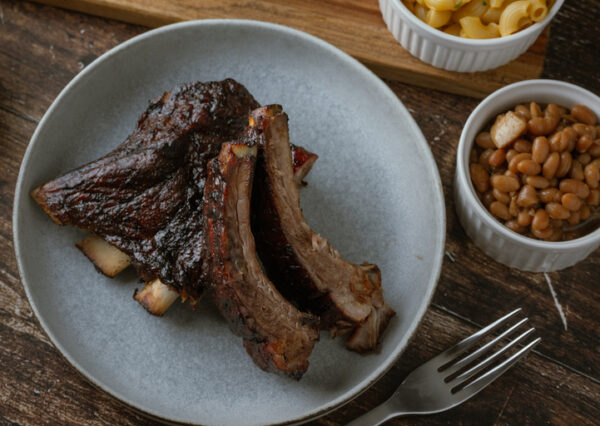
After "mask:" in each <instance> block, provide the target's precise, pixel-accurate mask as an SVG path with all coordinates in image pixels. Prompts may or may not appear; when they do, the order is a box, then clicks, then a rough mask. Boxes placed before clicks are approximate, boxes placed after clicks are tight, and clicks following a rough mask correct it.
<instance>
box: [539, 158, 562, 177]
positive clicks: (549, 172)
mask: <svg viewBox="0 0 600 426" xmlns="http://www.w3.org/2000/svg"><path fill="white" fill-rule="evenodd" d="M559 165H560V154H559V153H558V152H553V153H552V154H550V155H549V156H548V158H547V159H546V161H544V166H543V167H542V174H543V175H544V177H545V178H546V179H552V178H553V177H554V175H555V174H556V171H557V170H558V166H559Z"/></svg>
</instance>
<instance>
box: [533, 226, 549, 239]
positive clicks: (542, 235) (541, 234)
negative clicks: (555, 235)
mask: <svg viewBox="0 0 600 426" xmlns="http://www.w3.org/2000/svg"><path fill="white" fill-rule="evenodd" d="M552 232H554V228H552V227H551V226H549V227H547V228H546V229H540V230H538V229H533V228H531V233H532V234H533V235H535V236H536V237H537V238H539V239H540V240H545V239H546V238H549V237H550V235H552Z"/></svg>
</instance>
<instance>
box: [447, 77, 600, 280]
mask: <svg viewBox="0 0 600 426" xmlns="http://www.w3.org/2000/svg"><path fill="white" fill-rule="evenodd" d="M532 101H533V102H538V103H542V104H544V103H555V104H558V105H562V106H564V107H567V108H571V107H572V106H573V105H576V104H583V105H586V106H587V107H589V108H590V109H591V110H592V111H594V113H595V114H596V116H597V117H599V118H600V97H598V96H596V95H594V94H593V93H592V92H590V91H588V90H585V89H582V88H581V87H578V86H575V85H573V84H569V83H565V82H562V81H556V80H527V81H521V82H519V83H515V84H511V85H509V86H506V87H504V88H502V89H500V90H497V91H496V92H494V93H492V94H491V95H489V96H488V97H487V98H485V99H484V100H483V101H482V102H481V103H480V104H479V105H478V106H477V108H475V110H474V111H473V112H472V113H471V115H470V116H469V118H468V120H467V122H466V123H465V126H464V128H463V131H462V134H461V136H460V141H459V143H458V152H457V155H456V174H455V180H454V200H455V205H456V212H457V213H458V218H459V220H460V223H461V224H462V226H463V228H464V229H465V231H466V232H467V235H469V237H471V239H472V240H473V241H474V242H475V244H476V245H477V246H478V247H479V248H480V249H481V250H483V251H484V252H485V253H486V254H487V255H488V256H490V257H492V258H494V259H495V260H497V261H498V262H500V263H503V264H505V265H507V266H510V267H512V268H517V269H521V270H524V271H532V272H550V271H557V270H559V269H564V268H567V267H569V266H572V265H574V264H575V263H577V262H579V261H580V260H583V259H585V258H586V257H587V256H588V255H589V254H590V253H591V252H593V251H594V250H595V249H597V248H598V247H599V246H600V229H596V230H595V231H594V232H592V233H590V234H587V235H585V236H583V237H580V238H577V239H574V240H570V241H560V242H547V241H541V240H536V239H533V238H529V237H525V236H523V235H520V234H517V233H516V232H513V231H511V230H509V229H508V228H507V227H506V226H504V225H503V224H501V223H500V222H498V221H497V220H496V219H495V218H494V217H493V216H492V215H491V214H490V213H489V212H488V211H487V209H486V208H485V206H484V205H483V204H482V203H481V201H480V200H479V198H478V197H477V195H476V193H475V188H474V186H473V183H472V182H471V176H470V174H469V153H470V152H471V149H472V147H473V143H474V140H475V136H476V135H477V133H479V132H480V131H482V130H483V129H484V128H485V126H486V125H487V124H489V123H490V121H492V120H493V119H494V117H496V116H497V115H498V114H500V113H503V112H505V111H507V110H509V109H512V108H513V107H515V106H516V105H518V104H520V103H524V102H532Z"/></svg>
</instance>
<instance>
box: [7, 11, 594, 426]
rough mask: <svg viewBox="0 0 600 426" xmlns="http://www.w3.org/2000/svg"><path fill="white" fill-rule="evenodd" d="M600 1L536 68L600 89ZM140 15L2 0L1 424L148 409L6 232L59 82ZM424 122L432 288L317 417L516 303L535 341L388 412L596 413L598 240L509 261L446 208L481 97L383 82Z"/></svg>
mask: <svg viewBox="0 0 600 426" xmlns="http://www.w3.org/2000/svg"><path fill="white" fill-rule="evenodd" d="M598 22H600V1H599V0H587V1H584V2H566V4H565V5H564V6H563V8H562V10H561V11H560V12H559V14H558V16H557V17H556V18H555V20H554V22H553V25H552V30H551V37H550V43H549V50H548V55H547V60H546V64H545V71H544V74H543V76H544V77H546V78H554V79H559V80H565V81H569V82H572V83H575V84H578V85H580V86H582V87H585V88H587V89H589V90H591V91H593V92H594V93H596V94H600V74H599V69H600V47H599V45H600V27H599V26H598ZM146 30H147V28H144V27H139V26H134V25H127V24H123V23H120V22H116V21H111V20H106V19H102V18H97V17H92V16H88V15H84V14H79V13H73V12H68V11H65V10H61V9H56V8H52V7H46V6H39V5H36V4H32V3H27V2H18V1H14V0H0V247H1V249H0V424H12V423H14V424H40V423H47V424H100V423H114V424H139V423H153V422H152V421H149V420H148V419H147V418H145V417H143V416H141V415H139V414H137V413H136V412H134V411H132V410H131V409H129V408H127V407H125V406H124V405H122V404H121V403H120V402H118V401H117V400H115V399H113V398H112V397H111V396H109V395H107V394H105V393H103V392H101V391H99V390H97V389H95V388H94V387H93V386H91V385H90V384H89V383H88V382H87V381H86V380H85V379H84V378H83V377H82V376H81V375H79V373H78V372H77V371H76V370H75V369H74V368H73V367H71V366H70V365H69V363H68V362H67V361H66V360H65V359H64V358H63V357H62V355H61V354H60V353H59V352H58V351H57V350H56V349H55V348H54V346H53V345H52V344H51V342H50V341H49V339H48V337H47V336H46V335H45V333H44V331H43V330H42V328H41V327H40V325H39V323H38V321H37V319H36V317H35V316H34V314H33V312H32V309H31V307H30V306H29V303H28V301H27V298H26V296H25V292H24V290H23V286H22V285H21V282H20V280H19V273H18V270H17V264H16V260H15V256H14V252H13V242H12V203H13V196H14V190H15V183H16V180H17V175H18V172H19V166H20V163H21V159H22V158H23V155H24V153H25V149H26V148H27V144H28V142H29V139H30V137H31V135H32V134H33V131H34V129H35V127H36V125H37V123H38V122H39V120H40V119H41V117H42V115H43V114H44V112H45V110H46V109H47V108H48V106H49V105H50V103H51V102H52V100H53V99H54V98H55V96H56V95H57V94H58V93H59V91H60V90H61V89H62V88H63V87H64V86H65V85H66V84H67V83H68V82H69V80H71V78H73V76H75V75H76V74H77V73H78V72H79V71H81V69H82V68H83V67H85V66H86V65H87V64H89V63H90V62H91V61H93V60H94V59H95V58H96V57H98V56H99V55H101V54H102V53H104V52H105V51H107V50H108V49H110V48H111V47H113V46H115V45H117V44H118V43H121V42H123V41H125V40H127V39H129V38H131V37H133V36H135V35H137V34H139V33H142V32H144V31H146ZM388 83H389V85H390V87H391V88H392V89H393V90H394V92H395V93H396V94H397V95H398V97H399V98H400V99H401V100H402V102H404V104H405V105H406V106H407V107H408V109H409V110H410V112H411V113H412V115H413V117H414V118H415V120H416V121H417V123H418V124H419V125H420V127H421V129H422V130H423V133H424V134H425V137H426V138H427V140H428V141H429V144H430V146H431V149H432V151H433V153H434V156H435V158H436V161H437V165H438V167H439V169H440V173H441V177H442V181H443V183H444V194H445V198H446V207H447V220H448V225H447V242H446V253H447V255H446V258H445V259H444V265H443V270H442V276H441V279H440V281H439V285H438V289H437V292H436V295H435V297H434V299H433V302H432V304H431V307H430V308H429V310H428V311H427V313H426V315H425V317H424V319H423V322H422V324H421V326H420V328H419V329H418V332H417V333H416V336H415V338H414V339H413V341H412V342H411V343H410V345H409V346H408V349H407V350H406V352H405V353H404V354H403V356H402V357H401V359H400V360H399V361H398V362H397V363H396V365H395V366H394V367H393V368H392V369H391V370H390V371H389V372H388V373H387V374H386V375H385V376H384V377H383V378H382V379H381V380H380V381H379V382H378V383H377V384H375V385H374V386H373V387H372V388H370V389H369V390H368V391H366V392H365V393H364V394H362V395H361V396H360V397H358V398H357V399H356V400H355V401H353V402H352V403H349V404H347V405H346V406H344V407H342V408H340V409H339V410H337V411H335V412H334V413H331V414H329V415H328V416H325V417H323V418H321V419H319V420H316V421H315V422H314V424H321V425H325V424H343V423H345V422H347V421H349V420H351V419H353V418H354V417H356V416H358V415H359V414H362V413H364V412H365V411H367V410H369V409H371V408H373V407H375V406H376V405H377V404H379V403H380V402H383V401H384V400H385V399H386V398H387V397H389V396H390V395H391V394H392V392H393V390H394V389H395V387H396V386H397V385H398V384H399V383H400V382H401V380H402V378H403V377H404V376H405V375H406V374H407V373H408V372H410V371H411V370H412V369H413V368H415V367H416V366H418V365H419V364H421V363H422V362H424V361H426V360H427V359H429V358H430V357H432V356H433V355H435V354H437V353H438V352H439V351H441V350H442V349H443V348H446V347H448V346H450V345H452V344H453V343H455V342H456V341H457V340H459V339H460V338H463V337H465V336H467V335H469V334H471V333H472V332H473V331H474V330H476V329H477V328H478V327H480V326H482V325H484V324H486V323H488V322H489V321H491V320H492V319H494V318H497V317H499V316H500V315H502V314H503V313H505V312H507V311H509V310H511V309H513V308H514V307H517V306H521V307H523V308H524V310H525V312H526V313H527V314H528V315H529V317H530V318H531V322H532V325H533V326H535V327H536V328H537V329H538V332H539V335H540V336H542V338H543V341H542V343H541V344H540V345H539V346H538V347H537V349H536V351H535V353H533V354H531V355H530V356H529V357H528V358H527V359H526V361H524V362H522V363H520V364H518V365H517V366H516V367H515V368H514V369H512V370H511V371H510V372H509V373H508V374H506V375H505V376H504V377H502V378H500V379H499V380H498V381H497V382H495V383H494V384H493V385H492V386H490V387H488V388H487V389H485V390H484V391H483V392H482V393H481V394H479V395H478V396H477V397H476V398H473V399H472V400H471V401H469V402H467V403H465V404H463V405H462V406H460V407H458V408H455V409H453V410H451V411H448V412H446V413H443V414H438V415H435V416H428V417H420V418H408V419H396V420H393V421H391V422H390V424H405V423H406V424H409V423H416V422H420V423H427V424H445V423H459V422H460V423H467V424H478V425H479V424H496V423H502V424H525V423H526V424H541V423H552V424H568V425H574V424H597V422H598V421H599V420H598V419H600V251H599V250H597V251H596V252H594V253H593V254H592V255H591V256H590V257H589V258H588V259H587V260H585V261H583V262H581V263H579V264H578V265H576V266H574V267H572V268H569V269H566V270H564V271H561V272H555V273H551V274H548V278H549V279H550V280H551V283H552V286H553V288H554V290H555V292H556V298H557V299H558V301H559V302H560V304H561V305H562V309H563V310H564V313H565V316H566V322H565V323H563V321H562V320H561V317H560V316H559V312H558V310H557V305H556V304H555V301H554V299H553V296H552V294H551V290H550V288H549V284H548V283H547V281H546V278H545V277H544V275H543V274H534V273H525V272H519V271H516V270H512V269H509V268H507V267H505V266H503V265H500V264H499V263H497V262H495V261H493V260H492V259H490V258H489V257H487V256H486V255H484V254H483V253H482V252H481V251H480V250H479V249H478V248H477V247H475V246H474V245H473V243H471V241H470V240H469V238H468V237H467V236H466V235H465V233H464V231H463V230H462V228H461V226H460V224H459V223H458V221H457V218H456V215H455V213H454V203H453V199H452V178H453V174H454V161H455V153H456V147H457V144H458V138H459V135H460V131H461V127H462V125H463V123H464V122H465V120H466V118H467V117H468V115H469V113H470V112H471V111H472V110H473V108H474V107H475V106H476V105H477V103H478V101H477V100H476V99H472V98H466V97H460V96H455V95H449V94H446V93H441V92H435V91H432V90H427V89H423V88H418V87H413V86H410V85H405V84H399V83H395V82H388Z"/></svg>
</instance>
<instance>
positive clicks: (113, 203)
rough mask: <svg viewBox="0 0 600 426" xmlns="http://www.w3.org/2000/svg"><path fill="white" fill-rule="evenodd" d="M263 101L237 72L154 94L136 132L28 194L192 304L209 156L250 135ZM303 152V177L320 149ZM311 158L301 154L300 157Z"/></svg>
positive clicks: (197, 289)
mask: <svg viewBox="0 0 600 426" xmlns="http://www.w3.org/2000/svg"><path fill="white" fill-rule="evenodd" d="M258 106H259V105H258V103H257V102H256V101H255V100H254V98H253V97H252V95H250V93H249V92H248V91H247V90H246V88H245V87H244V86H242V85H241V84H239V83H237V82H236V81H235V80H232V79H227V80H223V81H219V82H209V83H193V84H187V85H182V86H179V87H177V88H175V89H174V90H173V91H171V92H166V93H164V94H163V95H162V96H160V97H158V98H156V99H154V100H153V101H151V103H150V105H149V107H148V108H147V110H146V111H145V112H144V113H143V114H142V116H141V117H140V119H139V120H138V124H137V127H136V129H135V131H134V132H133V133H132V134H131V135H130V136H129V137H128V138H127V139H126V140H125V142H123V143H122V144H121V145H119V146H118V147H117V148H116V149H115V150H113V151H112V152H110V153H109V154H107V155H105V156H104V157H102V158H100V159H98V160H96V161H93V162H91V163H88V164H86V165H84V166H82V167H79V168H78V169H76V170H73V171H72V172H69V173H67V174H65V175H64V176H62V177H59V178H57V179H55V180H52V181H50V182H48V183H46V184H44V185H42V186H40V187H38V188H36V189H34V190H33V191H32V193H31V195H32V196H33V198H34V199H35V200H36V201H37V202H38V203H39V204H40V206H41V207H42V208H43V209H44V211H45V212H46V213H47V214H48V215H49V216H50V218H51V219H52V220H53V221H54V222H56V223H57V224H59V225H72V226H76V227H78V228H80V229H84V230H87V231H90V232H92V233H93V234H95V235H97V236H99V237H101V238H103V239H104V240H106V242H108V243H109V244H111V245H112V246H114V247H116V248H118V249H120V250H121V251H123V252H124V253H125V254H127V255H128V256H130V258H131V263H132V264H133V266H134V267H135V268H136V270H137V272H138V274H139V275H140V276H141V277H142V279H143V280H144V281H151V280H154V279H155V278H159V279H160V281H161V282H163V283H164V284H166V285H168V286H170V287H171V288H173V289H174V290H175V291H177V292H179V293H180V294H181V296H182V297H183V298H189V300H190V301H191V302H192V303H194V302H195V301H197V300H198V299H199V297H200V296H201V295H202V292H203V289H204V287H205V283H204V282H202V280H201V277H202V271H201V266H200V265H201V262H200V256H201V246H202V241H203V238H204V237H203V235H204V233H203V225H202V217H201V210H202V208H201V206H202V197H203V190H204V181H205V179H206V164H207V163H208V161H209V160H210V159H212V158H213V157H215V156H216V155H217V154H218V152H219V149H220V147H221V144H222V143H223V142H224V141H227V140H232V139H235V138H237V137H239V136H241V135H243V134H244V132H245V129H246V124H247V120H248V114H249V113H250V112H251V111H252V110H253V109H255V108H257V107H258ZM296 149H299V150H301V152H302V155H300V156H299V162H298V165H297V170H298V177H297V179H299V180H301V179H302V178H303V176H304V175H305V173H307V172H308V170H310V167H311V166H312V163H314V160H316V156H315V155H314V154H312V153H308V154H304V151H305V150H303V149H301V148H298V147H294V150H296ZM302 160H304V162H302Z"/></svg>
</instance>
